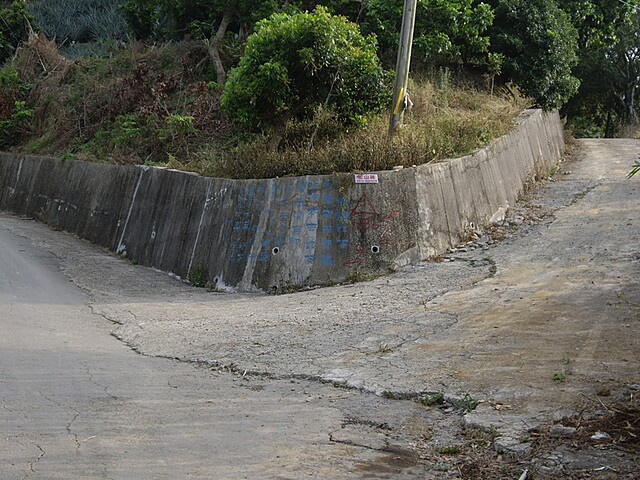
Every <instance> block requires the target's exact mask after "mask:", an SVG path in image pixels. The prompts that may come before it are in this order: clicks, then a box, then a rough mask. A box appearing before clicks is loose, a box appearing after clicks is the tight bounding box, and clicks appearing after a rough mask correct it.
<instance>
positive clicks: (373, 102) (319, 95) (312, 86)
mask: <svg viewBox="0 0 640 480" xmlns="http://www.w3.org/2000/svg"><path fill="white" fill-rule="evenodd" d="M386 78H387V77H386V75H385V72H384V70H383V69H382V67H381V66H380V64H379V61H378V58H377V56H376V44H375V40H374V39H373V38H371V37H369V38H364V37H363V36H362V35H361V33H360V31H359V29H358V27H357V26H356V25H355V24H352V23H350V22H348V21H347V20H346V18H344V17H337V16H333V15H331V14H329V13H328V12H327V11H326V10H325V9H324V8H322V7H318V8H316V10H314V11H313V12H311V13H299V14H294V15H289V14H285V13H282V14H274V15H272V16H271V17H269V18H268V19H265V20H262V21H260V22H259V23H258V24H257V27H256V32H255V33H254V34H253V35H251V36H250V37H249V39H248V40H247V45H246V50H245V55H244V56H243V57H242V59H241V60H240V64H239V65H238V67H237V68H235V69H233V70H232V71H231V74H230V76H229V80H228V82H227V84H226V87H225V90H224V93H223V95H222V98H221V106H222V108H223V109H224V111H225V112H226V113H227V114H228V115H229V116H230V117H231V118H232V119H234V120H235V121H237V122H239V123H242V124H244V125H248V126H250V127H265V126H269V125H271V126H279V127H283V126H284V125H285V124H286V122H287V121H288V120H290V119H304V118H311V117H312V116H313V115H314V114H315V112H316V110H317V109H318V108H319V107H320V106H322V105H326V106H328V107H330V108H331V109H333V110H334V111H335V112H336V114H337V115H338V118H339V119H340V120H341V121H342V122H344V123H348V124H364V123H366V117H367V115H370V114H371V113H376V112H379V111H381V110H382V108H383V107H384V106H386V101H387V99H388V95H387V93H386V91H385V81H386Z"/></svg>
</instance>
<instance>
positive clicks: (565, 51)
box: [490, 0, 580, 108]
mask: <svg viewBox="0 0 640 480" xmlns="http://www.w3.org/2000/svg"><path fill="white" fill-rule="evenodd" d="M492 3H493V4H494V5H495V20H494V24H493V27H492V28H491V29H490V32H491V45H492V49H493V50H494V51H495V52H497V53H500V54H502V55H503V56H504V65H503V70H502V71H503V75H504V77H505V78H506V79H507V80H513V81H514V82H515V83H516V84H517V85H518V86H519V87H520V88H521V89H522V90H523V91H524V93H525V94H526V95H529V96H531V97H532V98H534V99H535V101H536V102H537V104H538V105H540V106H542V107H545V108H559V107H561V106H562V105H564V104H565V103H566V102H567V101H568V100H569V98H571V97H572V96H573V95H574V94H575V93H576V92H577V90H578V86H579V84H580V82H579V80H578V79H577V78H576V77H575V76H573V74H572V68H573V67H574V66H575V65H576V64H577V62H578V57H577V53H576V51H577V48H578V32H577V31H576V29H575V28H574V27H573V25H572V24H571V22H570V19H569V17H568V15H567V14H566V13H565V12H564V11H562V10H561V9H560V8H559V7H558V6H557V5H556V3H555V2H554V0H494V1H493V2H492Z"/></svg>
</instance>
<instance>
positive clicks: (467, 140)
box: [192, 80, 528, 178]
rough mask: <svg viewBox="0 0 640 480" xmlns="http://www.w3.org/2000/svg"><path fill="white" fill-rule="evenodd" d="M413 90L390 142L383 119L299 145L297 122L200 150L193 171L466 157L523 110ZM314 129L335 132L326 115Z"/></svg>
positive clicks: (264, 170)
mask: <svg viewBox="0 0 640 480" xmlns="http://www.w3.org/2000/svg"><path fill="white" fill-rule="evenodd" d="M412 91H413V94H412V100H413V102H414V108H413V110H412V112H411V113H409V114H407V115H406V118H405V125H404V126H403V128H402V129H401V131H400V133H399V135H397V136H396V137H395V138H393V139H389V138H388V136H387V130H388V119H387V118H386V116H385V117H380V118H376V119H374V120H373V121H372V122H371V123H370V124H369V125H368V126H367V127H366V128H363V129H359V130H353V131H348V130H346V131H341V132H340V133H339V134H338V135H336V136H334V137H331V136H328V135H316V136H315V137H314V142H313V144H311V143H310V142H309V141H308V138H309V137H310V135H307V136H306V137H303V138H302V139H301V140H300V139H299V136H296V135H295V133H296V132H300V131H304V132H309V131H313V130H314V128H313V126H314V125H313V123H314V122H311V124H312V125H308V124H295V125H289V127H288V129H287V130H288V131H287V132H285V134H284V136H283V138H278V139H277V141H274V138H273V137H270V136H260V137H258V138H256V139H253V140H252V141H251V142H250V143H244V144H243V145H241V146H238V147H236V148H235V149H231V150H226V151H225V150H221V149H219V148H216V147H214V148H207V149H204V150H202V151H201V152H199V154H198V155H197V159H196V160H195V161H194V163H193V164H192V167H195V169H196V170H197V171H200V172H201V173H203V174H208V175H215V176H228V177H236V178H267V177H275V176H288V175H309V174H328V173H333V172H353V171H377V170H387V169H391V168H393V167H394V166H396V165H403V166H411V165H420V164H423V163H429V162H433V161H440V160H443V159H446V158H453V157H458V156H462V155H466V154H469V153H471V152H472V151H473V150H474V149H476V148H479V147H482V146H485V145H487V144H489V143H490V142H491V141H492V140H494V139H496V138H498V137H500V136H502V135H504V134H506V133H507V132H509V131H510V130H511V129H512V128H513V126H514V119H515V117H516V116H517V115H518V114H519V113H520V112H521V111H522V110H523V109H524V108H526V107H527V106H528V102H527V101H526V100H525V99H522V98H521V97H519V96H518V95H514V94H513V93H511V92H507V91H505V92H502V93H501V94H500V95H498V96H496V95H493V96H492V95H489V94H486V93H483V92H480V91H477V90H475V89H473V88H471V87H465V86H457V87H455V88H451V87H445V88H438V87H435V86H434V85H433V84H432V83H431V82H429V81H427V80H422V81H418V82H415V84H414V86H413V89H412ZM327 124H329V125H327ZM315 127H317V128H318V130H319V131H324V132H335V131H336V130H337V129H336V127H335V126H333V128H332V126H331V118H330V116H329V118H327V115H326V114H325V115H320V120H319V121H317V123H316V124H315ZM290 137H294V138H297V140H291V138H290ZM283 144H284V145H285V147H284V148H283V146H282V145H283Z"/></svg>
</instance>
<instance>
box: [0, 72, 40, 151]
mask: <svg viewBox="0 0 640 480" xmlns="http://www.w3.org/2000/svg"><path fill="white" fill-rule="evenodd" d="M28 91H29V87H28V86H27V85H25V84H24V82H22V80H21V79H20V76H19V75H18V72H17V71H16V70H15V69H13V68H11V67H10V66H4V67H3V68H2V69H0V147H7V146H10V145H13V144H15V143H17V142H18V140H19V137H20V136H21V135H22V134H23V133H26V132H27V131H28V129H29V124H30V121H31V117H32V115H33V110H31V109H29V108H27V104H26V102H25V101H24V99H25V97H26V95H27V93H28Z"/></svg>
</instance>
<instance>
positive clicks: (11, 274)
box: [0, 218, 421, 480]
mask: <svg viewBox="0 0 640 480" xmlns="http://www.w3.org/2000/svg"><path fill="white" fill-rule="evenodd" d="M109 327H110V325H109V324H108V323H107V322H106V321H105V319H104V318H103V317H101V316H98V315H95V314H93V313H92V311H91V309H90V307H89V306H88V298H87V296H86V294H85V293H84V292H83V291H82V290H80V289H79V288H78V287H76V286H75V285H74V284H73V283H71V282H70V281H69V279H68V278H67V277H66V276H65V275H63V274H62V273H61V271H60V270H59V260H58V259H57V258H56V257H55V256H54V255H53V254H51V253H48V252H46V251H44V250H42V249H39V248H37V247H34V246H33V245H32V243H31V241H29V240H27V239H25V238H22V237H19V236H16V235H15V234H13V233H11V232H9V231H8V230H6V229H5V228H3V225H2V218H0V332H1V334H0V478H1V479H2V480H24V479H66V480H70V479H114V480H115V479H136V480H145V479H167V480H177V479H186V478H200V479H214V478H215V479H238V478H251V479H254V478H281V479H285V478H291V479H299V478H305V477H306V478H361V475H362V471H369V472H376V471H378V470H380V469H382V470H381V471H382V472H387V474H389V473H391V474H393V476H394V477H393V478H404V477H405V475H406V476H408V477H410V478H415V475H419V473H418V472H419V471H420V470H421V467H419V466H417V462H416V460H415V458H414V457H413V454H411V453H410V452H409V451H406V452H405V451H404V450H403V449H402V445H403V442H404V443H406V442H405V440H403V439H402V438H401V436H398V435H396V434H394V432H393V429H394V428H393V426H396V427H397V429H400V428H401V425H402V424H403V423H404V422H407V421H408V417H411V416H412V415H414V414H418V415H420V412H416V411H417V407H416V406H415V405H414V404H412V403H408V402H403V403H404V407H403V408H401V409H400V410H402V411H403V413H401V414H398V413H397V405H394V412H395V413H394V412H391V411H390V408H389V407H390V402H389V401H386V400H384V399H379V398H376V397H372V396H367V397H365V398H361V395H360V394H359V393H356V392H350V391H345V390H335V389H333V388H332V387H329V386H322V385H317V384H315V383H313V382H308V381H304V380H270V381H266V380H265V379H262V378H255V377H249V376H247V377H245V378H243V377H241V376H238V375H235V376H234V375H230V374H228V373H225V372H224V371H212V370H211V369H206V368H202V367H198V366H196V365H191V364H188V363H180V362H177V361H174V360H170V359H162V358H150V357H145V356H142V355H139V354H137V353H135V352H133V351H132V350H131V349H129V348H128V347H127V346H125V345H124V344H122V343H121V342H120V341H118V340H117V339H115V338H114V337H112V336H110V335H109ZM385 422H386V423H387V426H386V427H385V428H384V429H382V430H380V431H378V430H377V429H375V428H372V427H371V426H368V424H371V425H374V424H377V423H380V424H382V423H385ZM347 424H349V425H356V426H357V425H361V426H362V428H361V429H360V430H359V431H358V428H355V430H354V429H353V428H351V430H349V428H346V429H345V427H347ZM389 425H391V426H389ZM350 435H352V437H353V438H351V437H350ZM358 443H360V444H362V446H361V447H354V446H353V445H352V444H358ZM390 451H394V452H396V453H390ZM363 469H364V470H363Z"/></svg>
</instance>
